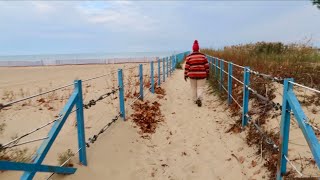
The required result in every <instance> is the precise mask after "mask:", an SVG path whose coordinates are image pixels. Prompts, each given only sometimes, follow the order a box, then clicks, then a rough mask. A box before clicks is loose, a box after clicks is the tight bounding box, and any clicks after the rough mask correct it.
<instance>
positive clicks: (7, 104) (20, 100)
mask: <svg viewBox="0 0 320 180" xmlns="http://www.w3.org/2000/svg"><path fill="white" fill-rule="evenodd" d="M134 68H136V67H129V68H125V69H123V70H129V69H134ZM116 72H117V71H112V72H111V73H108V74H103V75H100V76H96V77H92V78H89V79H85V80H83V81H82V82H87V81H91V80H94V79H99V78H102V77H105V76H108V75H111V74H114V73H116ZM70 86H74V83H72V84H67V85H64V86H61V87H58V88H54V89H51V90H48V91H45V92H42V93H38V94H35V95H32V96H28V97H25V98H21V99H18V100H14V101H11V102H8V103H5V104H1V103H0V110H1V109H3V108H5V107H9V106H11V105H13V104H16V103H19V102H22V101H25V100H29V99H32V98H35V97H38V96H42V95H45V94H48V93H51V92H54V91H57V90H60V89H64V88H67V87H70Z"/></svg>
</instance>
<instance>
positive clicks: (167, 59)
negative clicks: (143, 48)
mask: <svg viewBox="0 0 320 180" xmlns="http://www.w3.org/2000/svg"><path fill="white" fill-rule="evenodd" d="M166 61H167V62H166V63H167V77H169V58H168V57H167V58H166Z"/></svg>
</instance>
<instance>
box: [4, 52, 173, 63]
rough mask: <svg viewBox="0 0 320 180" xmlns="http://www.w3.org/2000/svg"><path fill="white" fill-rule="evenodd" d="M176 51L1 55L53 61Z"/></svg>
mask: <svg viewBox="0 0 320 180" xmlns="http://www.w3.org/2000/svg"><path fill="white" fill-rule="evenodd" d="M174 53H175V52H173V51H172V52H169V51H167V52H123V53H77V54H41V55H14V56H0V61H52V60H84V59H112V58H143V57H165V56H170V55H172V54H174Z"/></svg>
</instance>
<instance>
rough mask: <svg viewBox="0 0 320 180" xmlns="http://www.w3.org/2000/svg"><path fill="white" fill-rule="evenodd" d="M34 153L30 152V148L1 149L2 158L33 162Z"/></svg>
mask: <svg viewBox="0 0 320 180" xmlns="http://www.w3.org/2000/svg"><path fill="white" fill-rule="evenodd" d="M32 154H33V153H29V149H28V148H23V149H18V148H12V149H6V150H0V160H4V161H13V162H25V163H27V162H31V160H32Z"/></svg>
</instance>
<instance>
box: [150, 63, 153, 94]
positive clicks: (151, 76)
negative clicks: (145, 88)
mask: <svg viewBox="0 0 320 180" xmlns="http://www.w3.org/2000/svg"><path fill="white" fill-rule="evenodd" d="M150 66H151V71H150V72H151V74H150V78H151V79H150V81H151V92H152V93H154V76H153V74H154V73H153V61H151V63H150Z"/></svg>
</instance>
